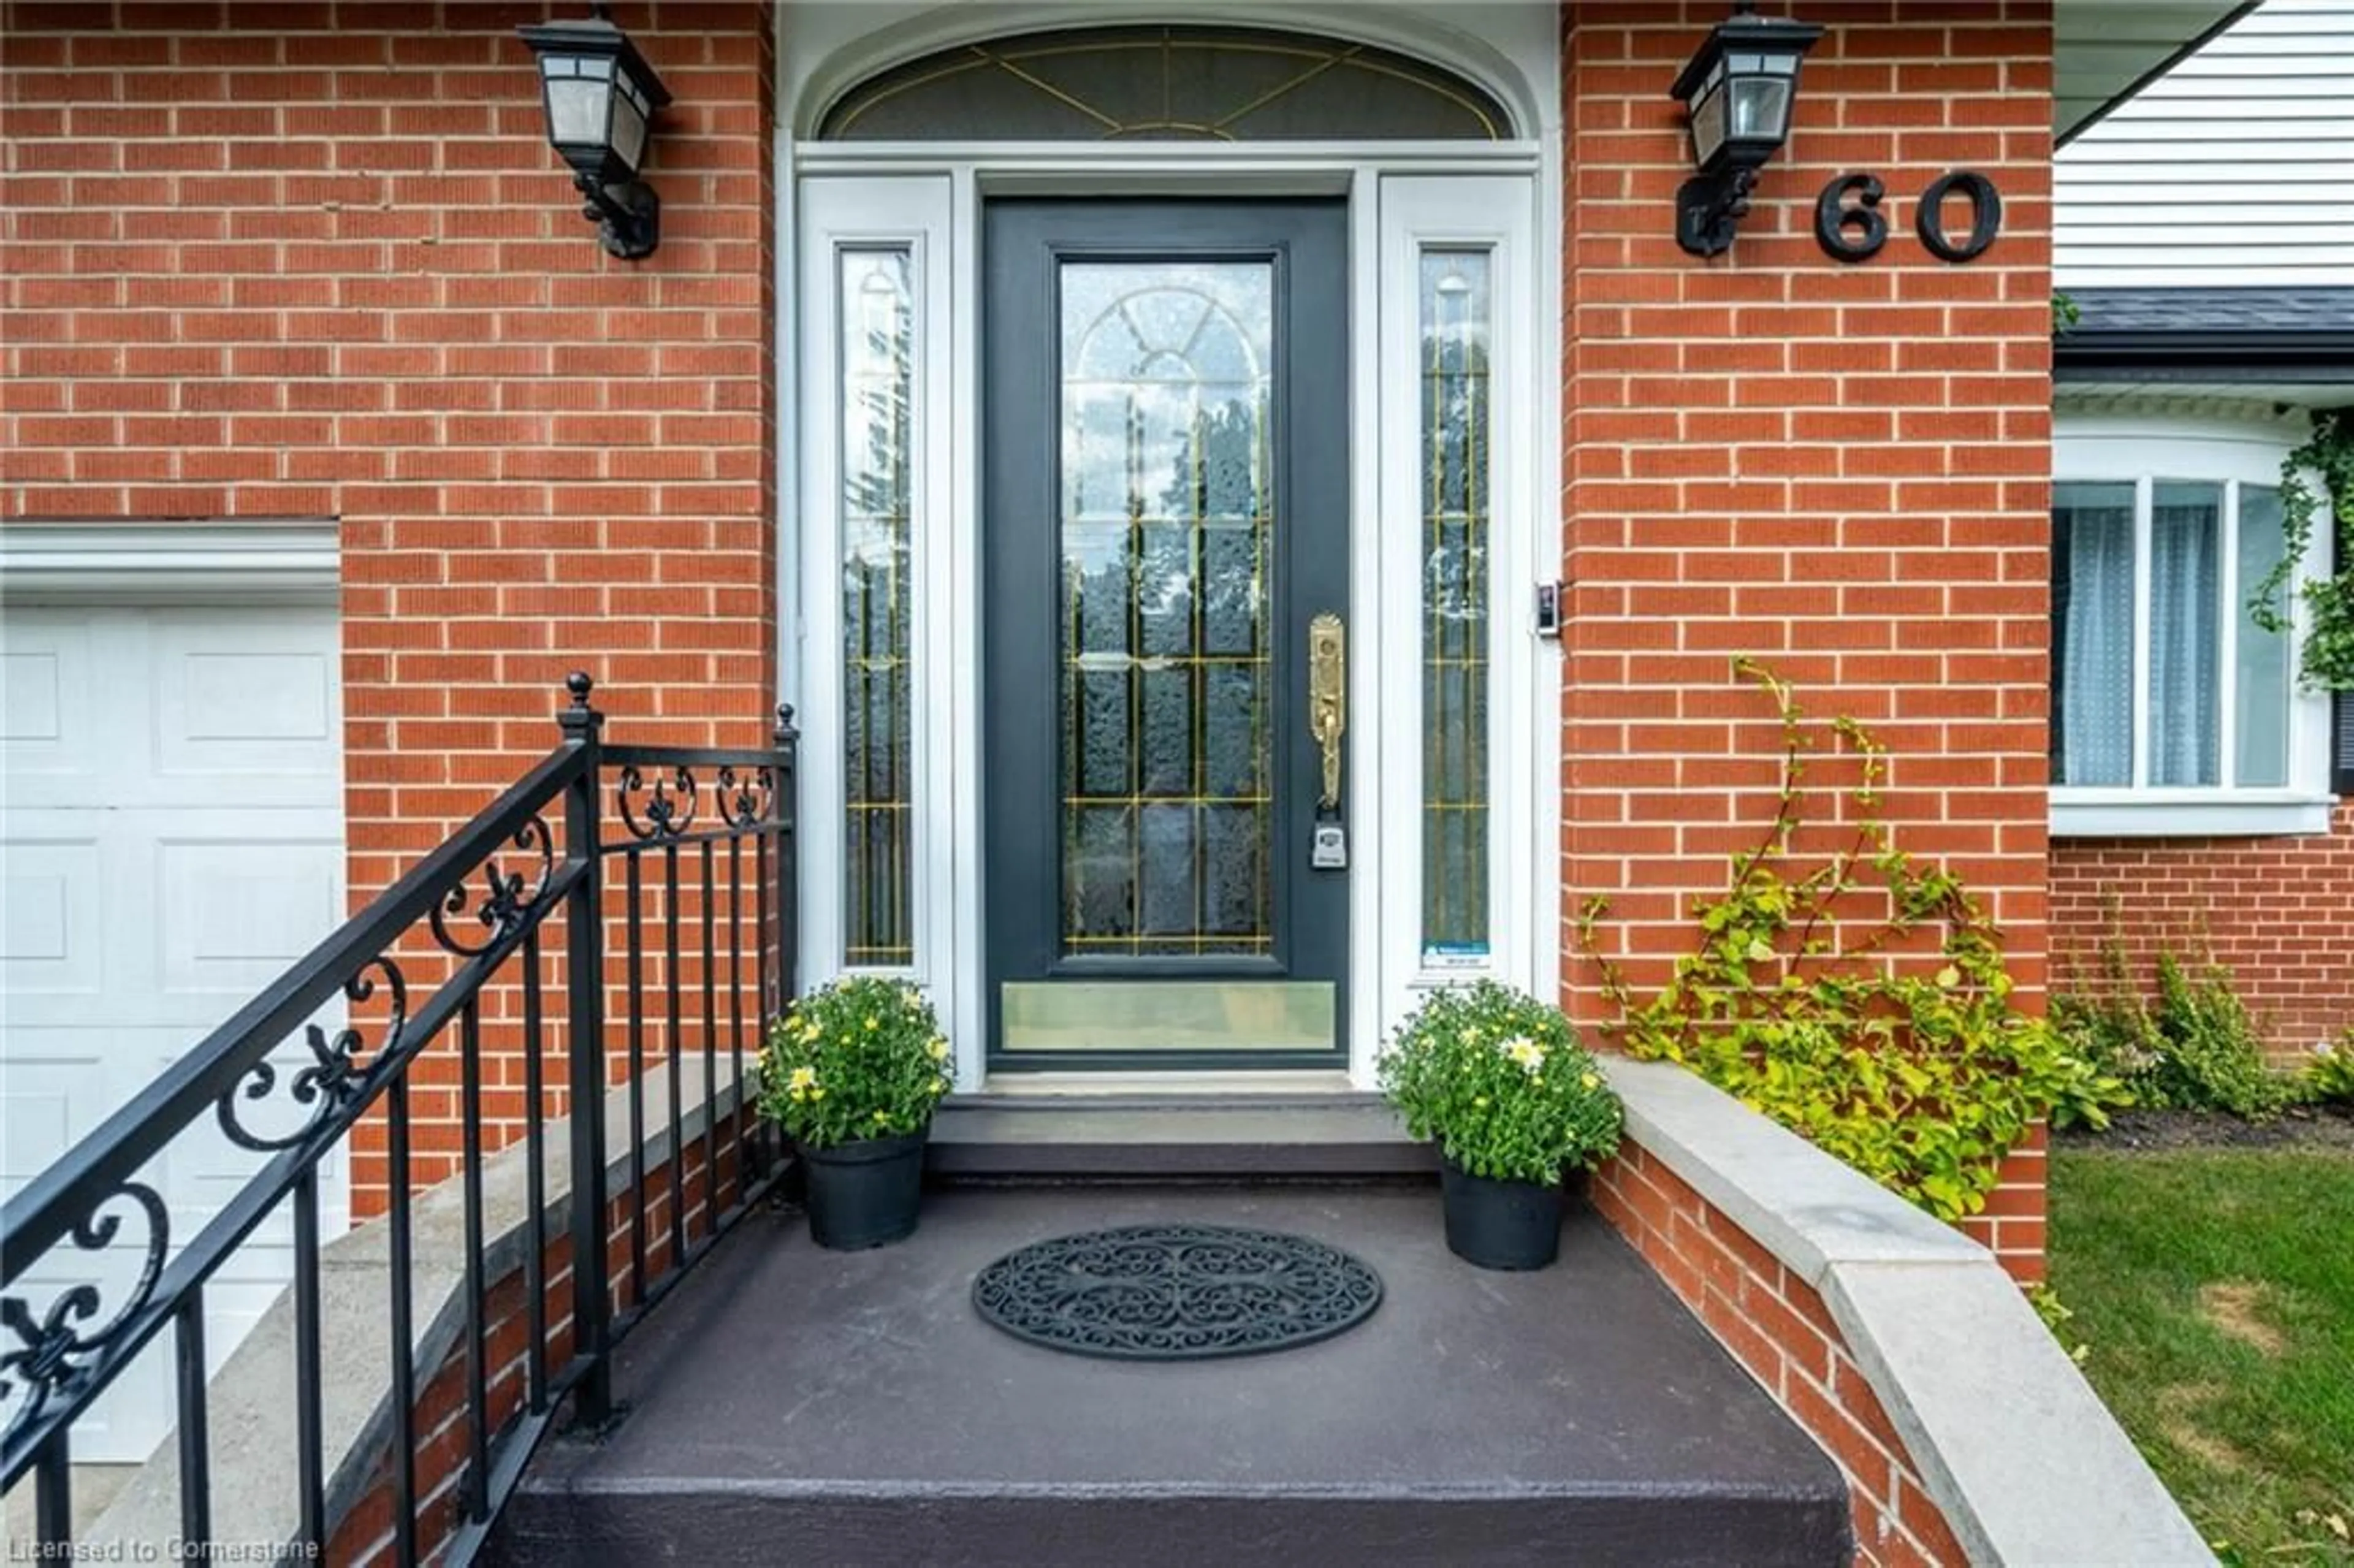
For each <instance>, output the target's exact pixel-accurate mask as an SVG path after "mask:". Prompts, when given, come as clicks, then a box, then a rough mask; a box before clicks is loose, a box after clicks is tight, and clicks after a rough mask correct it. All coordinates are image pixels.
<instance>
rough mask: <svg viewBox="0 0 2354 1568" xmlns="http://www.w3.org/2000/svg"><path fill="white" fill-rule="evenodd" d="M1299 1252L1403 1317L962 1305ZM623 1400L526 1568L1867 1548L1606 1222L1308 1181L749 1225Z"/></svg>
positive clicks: (1796, 1450)
mask: <svg viewBox="0 0 2354 1568" xmlns="http://www.w3.org/2000/svg"><path fill="white" fill-rule="evenodd" d="M1188 1222H1190V1223H1200V1224H1236V1225H1243V1226H1247V1227H1251V1228H1257V1229H1267V1230H1280V1231H1292V1232H1298V1233H1300V1234H1308V1235H1311V1236H1314V1237H1316V1238H1317V1239H1319V1240H1321V1241H1325V1242H1328V1243H1330V1244H1331V1245H1337V1246H1341V1247H1343V1248H1345V1249H1347V1250H1348V1251H1350V1252H1351V1253H1352V1254H1354V1255H1356V1256H1358V1257H1359V1258H1361V1259H1363V1261H1364V1262H1365V1263H1367V1264H1369V1265H1370V1266H1373V1268H1374V1269H1375V1270H1376V1271H1378V1272H1379V1274H1380V1275H1381V1277H1382V1283H1383V1297H1382V1300H1381V1304H1380V1306H1379V1307H1378V1308H1377V1309H1376V1310H1375V1311H1374V1312H1373V1315H1372V1317H1370V1318H1369V1319H1366V1320H1365V1321H1364V1322H1363V1324H1361V1325H1359V1326H1357V1327H1355V1328H1353V1329H1352V1330H1348V1331H1347V1332H1344V1333H1341V1334H1340V1335H1338V1336H1336V1337H1334V1338H1332V1339H1330V1340H1323V1341H1320V1342H1319V1343H1316V1344H1311V1345H1308V1346H1305V1347H1302V1348H1299V1349H1296V1350H1290V1351H1279V1352H1277V1353H1273V1354H1266V1355H1257V1356H1246V1357H1239V1358H1235V1359H1229V1360H1223V1361H1192V1362H1158V1363H1140V1362H1130V1361H1097V1360H1089V1359H1087V1358H1083V1357H1077V1356H1070V1355H1063V1354H1057V1353H1055V1351H1049V1350H1045V1349H1043V1348H1041V1347H1039V1346H1036V1345H1034V1344H1030V1343H1027V1342H1025V1341H1023V1340H1016V1339H1013V1338H1012V1337H1011V1336H1008V1335H1006V1334H1003V1333H1001V1332H1000V1331H998V1330H995V1329H993V1328H991V1326H990V1325H988V1324H987V1323H985V1322H983V1321H982V1320H981V1319H980V1318H979V1317H978V1315H977V1314H976V1313H975V1312H974V1310H973V1308H972V1306H971V1302H970V1292H971V1287H972V1280H973V1277H974V1275H975V1274H976V1273H977V1272H978V1271H979V1270H980V1269H981V1267H982V1266H984V1265H986V1264H987V1263H988V1262H989V1261H990V1260H991V1259H992V1258H994V1257H996V1256H999V1255H1002V1254H1003V1253H1005V1252H1007V1251H1009V1250H1011V1249H1013V1248H1014V1247H1017V1246H1021V1245H1025V1244H1027V1243H1029V1242H1033V1241H1036V1240H1039V1239H1042V1238H1044V1237H1047V1236H1052V1235H1058V1234H1067V1233H1070V1232H1073V1231H1077V1230H1085V1229H1089V1228H1092V1227H1096V1226H1099V1225H1119V1224H1153V1223H1188ZM615 1381H616V1391H617V1394H618V1396H619V1398H620V1400H621V1401H622V1402H623V1403H624V1404H626V1406H627V1407H628V1408H627V1409H626V1412H625V1414H623V1415H622V1417H621V1419H620V1421H619V1423H618V1424H617V1425H615V1426H614V1427H613V1428H612V1429H611V1430H610V1431H609V1432H607V1433H605V1434H604V1435H602V1436H599V1437H597V1438H595V1439H593V1440H592V1439H584V1438H579V1437H573V1436H557V1437H555V1438H552V1439H550V1441H549V1443H548V1444H547V1446H545V1447H544V1448H543V1449H542V1450H541V1452H540V1454H539V1455H538V1457H536V1458H535V1461H534V1463H533V1465H532V1467H531V1469H530V1470H529V1471H528V1472H527V1473H526V1474H525V1478H524V1480H523V1482H522V1484H521V1485H520V1487H519V1488H518V1489H517V1491H516V1493H515V1495H514V1498H513V1499H512V1500H511V1501H510V1502H509V1503H508V1505H507V1507H506V1509H505V1510H504V1512H503V1513H502V1515H501V1518H500V1520H499V1523H498V1526H497V1528H496V1531H495V1532H494V1534H493V1539H492V1541H491V1543H490V1546H489V1549H488V1552H487V1553H486V1559H485V1560H486V1561H487V1562H489V1563H495V1564H503V1565H504V1568H591V1565H594V1568H605V1565H607V1564H613V1563H694V1564H696V1565H698V1568H736V1565H742V1568H750V1565H752V1564H756V1563H757V1564H774V1563H788V1564H811V1565H818V1568H836V1565H846V1568H850V1565H863V1564H892V1565H897V1564H917V1563H921V1564H931V1563H939V1564H957V1565H966V1564H970V1565H975V1568H991V1565H996V1564H1004V1565H1006V1568H1014V1565H1019V1568H1107V1565H1117V1568H1201V1565H1203V1564H1215V1565H1217V1568H1278V1565H1280V1568H1299V1565H1303V1564H1326V1563H1333V1564H1348V1565H1349V1568H1361V1565H1362V1568H1389V1565H1392V1564H1397V1565H1405V1564H1413V1565H1415V1568H1425V1565H1444V1568H1479V1565H1488V1564H1499V1565H1500V1564H1521V1563H1528V1564H1537V1563H1577V1564H1580V1565H1581V1568H1588V1565H1596V1568H1598V1565H1607V1564H1621V1563H1623V1564H1643V1565H1646V1568H1671V1565H1675V1564H1694V1565H1698V1564H1708V1565H1710V1568H1717V1565H1721V1564H1726V1563H1741V1564H1744V1565H1754V1568H1775V1565H1785V1564H1787V1565H1790V1568H1799V1565H1805V1568H1829V1565H1830V1564H1843V1563H1847V1562H1848V1561H1849V1560H1850V1554H1851V1551H1852V1540H1851V1531H1850V1521H1849V1512H1848V1504H1847V1493H1846V1489H1845V1486H1844V1484H1843V1483H1842V1481H1841V1478H1840V1474H1839V1472H1838V1470H1837V1469H1836V1468H1835V1467H1833V1466H1832V1465H1831V1464H1830V1462H1829V1460H1828V1459H1827V1458H1826V1457H1824V1456H1823V1454H1822V1453H1821V1452H1820V1450H1819V1449H1818V1448H1816V1447H1815V1446H1814V1445H1813V1444H1812V1443H1811V1442H1810V1441H1809V1440H1808V1438H1807V1437H1806V1436H1804V1434H1802V1433H1800V1432H1799V1431H1798V1430H1797V1427H1795V1426H1794V1425H1791V1424H1790V1422H1789V1421H1788V1419H1787V1417H1786V1416H1784V1415H1783V1414H1782V1413H1781V1412H1780V1411H1779V1410H1778V1409H1777V1408H1776V1406H1775V1405H1774V1404H1773V1403H1772V1402H1771V1401H1770V1400H1768V1399H1767V1398H1766V1397H1765V1394H1764V1393H1762V1392H1761V1391H1760V1390H1759V1389H1758V1388H1757V1386H1756V1385H1755V1383H1752V1382H1751V1381H1750V1380H1749V1378H1748V1377H1747V1376H1746V1375H1745V1374H1744V1373H1743V1372H1742V1371H1741V1370H1740V1368H1739V1367H1737V1366H1736V1365H1734V1363H1733V1362H1732V1361H1731V1360H1729V1359H1728V1358H1727V1357H1726V1356H1725V1354H1724V1352H1723V1351H1722V1350H1721V1349H1720V1348H1719V1347H1718V1346H1717V1344H1716V1343H1715V1341H1714V1340H1712V1339H1711V1338H1710V1337H1709V1335H1708V1334H1707V1333H1706V1332H1705V1331H1703V1330H1702V1329H1701V1327H1700V1326H1699V1325H1698V1324H1697V1323H1695V1322H1694V1321H1693V1320H1692V1319H1691V1318H1690V1317H1689V1316H1688V1315H1687V1314H1686V1313H1685V1312H1684V1310H1683V1308H1681V1306H1680V1305H1679V1304H1678V1302H1677V1301H1676V1299H1675V1298H1674V1297H1673V1296H1671V1295H1670V1294H1669V1292H1668V1291H1667V1289H1666V1288H1665V1287H1663V1286H1662V1285H1661V1284H1660V1283H1659V1280H1658V1279H1657V1278H1656V1277H1654V1276H1653V1275H1652V1274H1651V1273H1650V1272H1649V1269H1648V1268H1646V1267H1645V1266H1644V1265H1643V1264H1642V1262H1641V1260H1640V1259H1639V1258H1638V1257H1636V1256H1635V1255H1634V1254H1633V1253H1632V1252H1631V1251H1630V1250H1629V1249H1628V1247H1627V1246H1626V1245H1624V1244H1623V1243H1622V1242H1620V1241H1619V1240H1618V1238H1617V1235H1616V1234H1615V1233H1613V1232H1611V1231H1610V1229H1609V1228H1608V1227H1607V1226H1606V1225H1605V1224H1602V1223H1601V1222H1600V1221H1599V1220H1598V1219H1597V1218H1596V1217H1595V1216H1594V1215H1593V1214H1591V1213H1586V1212H1574V1213H1572V1215H1571V1217H1570V1220H1569V1223H1568V1224H1567V1226H1566V1228H1565V1231H1564V1236H1563V1246H1562V1257H1561V1261H1560V1262H1559V1263H1558V1264H1557V1265H1555V1266H1553V1267H1552V1268H1548V1269H1544V1270H1540V1271H1537V1272H1533V1273H1528V1274H1490V1273H1486V1272H1483V1271H1480V1270H1477V1269H1473V1268H1471V1267H1469V1266H1468V1265H1465V1264H1463V1263H1461V1262H1460V1261H1459V1260H1458V1259H1456V1258H1455V1257H1453V1256H1452V1255H1450V1254H1448V1253H1447V1250H1446V1247H1445V1245H1444V1242H1443V1240H1442V1238H1441V1234H1440V1226H1439V1215H1438V1202H1437V1196H1436V1194H1435V1193H1433V1192H1428V1191H1427V1190H1425V1189H1422V1188H1419V1187H1399V1186H1394V1185H1386V1186H1385V1185H1365V1184H1362V1183H1361V1184H1353V1185H1349V1186H1341V1187H1316V1186H1310V1185H1303V1184H1286V1185H1279V1186H1268V1185H1264V1184H1255V1185H1250V1186H1235V1187H1217V1186H1209V1185H1193V1186H1186V1187H1180V1188H1170V1187H1161V1188H1154V1187H1144V1186H1132V1185H1094V1186H1055V1187H1045V1186H1040V1187H1008V1188H978V1187H976V1188H964V1189H950V1190H947V1191H941V1192H933V1193H930V1194H928V1196H927V1198H926V1201H925V1209H924V1213H923V1220H922V1224H921V1226H920V1228H919V1229H918V1230H917V1233H916V1234H915V1235H914V1236H913V1237H911V1238H909V1239H908V1240H907V1241H906V1242H903V1243H900V1244H897V1245H893V1246H888V1247H882V1248H878V1249H876V1250H875V1251H872V1252H863V1253H849V1254H834V1253H825V1252H821V1251H819V1250H817V1249H816V1248H814V1247H813V1246H811V1244H810V1242H809V1240H808V1237H807V1234H806V1232H805V1229H804V1227H803V1225H802V1224H801V1217H800V1216H799V1215H798V1214H796V1213H791V1212H790V1211H785V1212H775V1213H763V1214H757V1215H754V1216H751V1217H750V1218H748V1220H747V1221H746V1223H745V1224H743V1225H741V1226H739V1227H738V1228H737V1231H736V1232H735V1233H734V1234H732V1235H731V1236H730V1237H729V1238H728V1239H727V1240H726V1242H723V1243H722V1244H721V1245H720V1246H719V1248H718V1249H717V1250H716V1251H715V1252H714V1253H713V1254H712V1255H710V1256H709V1257H708V1258H707V1259H705V1261H704V1262H703V1263H702V1264H701V1265H700V1266H698V1267H697V1270H696V1272H695V1275H693V1276H691V1277H689V1278H688V1279H687V1280H686V1281H685V1282H684V1285H683V1286H682V1287H680V1289H679V1290H678V1292H677V1293H676V1294H675V1295H673V1297H672V1298H670V1299H669V1300H667V1301H665V1302H664V1303H663V1306H662V1307H660V1308H658V1309H657V1310H656V1311H655V1312H654V1313H653V1315H652V1317H651V1318H649V1319H647V1320H646V1322H645V1323H644V1324H643V1325H642V1327H641V1328H640V1329H639V1330H637V1331H636V1332H635V1333H634V1334H632V1335H631V1338H630V1339H629V1340H627V1341H625V1343H624V1344H623V1346H622V1347H621V1351H620V1362H619V1365H618V1367H617V1369H616V1380H615Z"/></svg>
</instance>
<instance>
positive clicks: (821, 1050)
mask: <svg viewBox="0 0 2354 1568" xmlns="http://www.w3.org/2000/svg"><path fill="white" fill-rule="evenodd" d="M948 1059H949V1043H948V1041H947V1040H946V1039H945V1038H943V1037H942V1036H941V1034H940V1024H939V1020H938V1018H937V1017H936V1016H934V1014H933V1012H932V1004H931V1003H930V1002H928V1001H925V1000H924V993H923V992H922V991H918V990H917V989H916V988H915V987H914V986H912V985H909V984H908V983H907V981H905V980H885V979H884V978H882V977H881V976H878V975H853V976H849V977H847V978H845V979H843V980H835V981H833V982H832V984H830V985H825V986H822V987H820V988H819V989H817V990H816V991H811V992H809V993H808V994H807V995H805V996H803V997H801V999H800V1000H798V1001H795V1002H794V1003H793V1004H792V1006H791V1007H790V1009H789V1010H787V1012H786V1013H785V1015H784V1016H783V1017H782V1018H779V1020H777V1022H775V1024H774V1025H772V1026H771V1027H770V1029H769V1041H768V1045H767V1048H766V1049H765V1050H763V1051H762V1053H761V1055H760V1109H761V1111H762V1113H763V1114H765V1115H766V1116H768V1117H769V1118H770V1119H772V1120H774V1121H775V1122H777V1123H778V1124H779V1126H781V1127H782V1128H784V1129H785V1132H786V1134H787V1135H788V1136H789V1137H790V1138H791V1139H793V1141H795V1142H796V1143H799V1144H800V1145H801V1146H802V1147H803V1148H805V1149H831V1148H832V1147H833V1146H834V1145H835V1144H838V1143H850V1142H854V1141H855V1140H857V1139H871V1138H893V1137H896V1136H898V1135H899V1134H902V1133H910V1132H916V1131H918V1130H920V1129H921V1128H923V1127H924V1125H925V1124H926V1123H928V1121H930V1120H931V1117H932V1108H933V1107H935V1106H937V1105H938V1103H939V1099H940V1097H941V1096H942V1095H944V1094H946V1093H948V1090H949V1072H948Z"/></svg>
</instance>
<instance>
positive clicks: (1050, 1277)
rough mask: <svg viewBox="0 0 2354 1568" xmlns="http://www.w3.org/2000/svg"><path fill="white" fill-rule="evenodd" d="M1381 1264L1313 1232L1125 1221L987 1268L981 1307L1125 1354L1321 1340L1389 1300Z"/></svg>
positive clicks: (1235, 1351)
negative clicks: (1378, 1270) (1377, 1268)
mask: <svg viewBox="0 0 2354 1568" xmlns="http://www.w3.org/2000/svg"><path fill="white" fill-rule="evenodd" d="M1381 1299H1382V1280H1381V1276H1379V1275H1377V1274H1375V1273H1374V1272H1373V1270H1372V1269H1370V1268H1368V1267H1366V1266H1364V1265H1363V1263H1360V1262H1359V1261H1358V1260H1357V1259H1355V1258H1353V1257H1351V1256H1350V1255H1348V1254H1347V1253H1345V1252H1342V1251H1341V1250H1340V1249H1339V1248H1337V1247H1329V1246H1326V1245H1324V1244H1323V1243H1322V1242H1320V1241H1311V1240H1310V1239H1309V1238H1308V1237H1306V1236H1295V1235H1285V1234H1280V1233H1278V1232H1275V1231H1246V1230H1236V1229H1234V1228H1233V1227H1231V1226H1227V1225H1127V1226H1123V1227H1121V1228H1119V1229H1117V1230H1106V1231H1086V1232H1082V1233H1081V1234H1077V1235H1070V1236H1056V1237H1055V1239H1053V1240H1052V1241H1042V1242H1036V1243H1034V1244H1033V1245H1029V1246H1025V1247H1023V1248H1021V1249H1020V1250H1018V1251H1015V1252H1010V1253H1007V1254H1006V1255H1004V1256H1003V1257H1001V1258H999V1259H998V1260H997V1261H996V1262H994V1263H992V1264H991V1265H990V1266H988V1267H986V1268H984V1269H982V1270H981V1273H980V1275H979V1276H978V1277H976V1278H975V1279H974V1280H973V1282H972V1304H973V1307H974V1308H975V1309H976V1310H977V1311H979V1312H980V1313H981V1316H982V1317H983V1318H985V1319H988V1320H989V1321H990V1322H991V1323H994V1324H996V1325H997V1326H998V1327H999V1328H1001V1329H1002V1330H1005V1331H1006V1332H1007V1333H1009V1334H1013V1335H1015V1336H1017V1337H1019V1338H1021V1339H1024V1340H1031V1341H1032V1342H1034V1343H1035V1344H1041V1345H1044V1346H1046V1347H1047V1348H1048V1349H1050V1350H1056V1351H1070V1352H1071V1353H1072V1354H1074V1355H1081V1356H1108V1357H1113V1358H1116V1359H1119V1360H1124V1361H1194V1360H1206V1359H1207V1358H1209V1357H1212V1356H1247V1355H1255V1354H1257V1353H1259V1352H1261V1351H1285V1350H1289V1349H1291V1348H1292V1347H1293V1346H1295V1345H1307V1344H1313V1343H1314V1342H1315V1341H1317V1340H1329V1339H1331V1337H1332V1336H1333V1335H1335V1334H1338V1333H1341V1332H1342V1331H1343V1330H1349V1329H1352V1328H1354V1327H1356V1326H1357V1325H1358V1324H1359V1323H1362V1322H1363V1321H1364V1320H1365V1319H1366V1318H1368V1317H1370V1316H1371V1315H1372V1313H1373V1308H1375V1307H1378V1306H1379V1305H1381Z"/></svg>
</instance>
